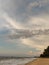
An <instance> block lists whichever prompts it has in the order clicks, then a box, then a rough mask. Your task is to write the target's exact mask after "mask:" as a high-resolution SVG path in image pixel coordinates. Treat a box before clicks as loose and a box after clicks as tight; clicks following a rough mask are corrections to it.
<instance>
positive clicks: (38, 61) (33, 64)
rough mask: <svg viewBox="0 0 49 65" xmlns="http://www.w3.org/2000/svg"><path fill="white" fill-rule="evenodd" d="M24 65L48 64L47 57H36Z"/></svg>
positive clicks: (48, 59)
mask: <svg viewBox="0 0 49 65" xmlns="http://www.w3.org/2000/svg"><path fill="white" fill-rule="evenodd" d="M25 65H49V58H37V59H35V60H33V61H31V62H29V63H27V64H25Z"/></svg>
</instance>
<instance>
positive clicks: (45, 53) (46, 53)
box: [40, 46, 49, 58]
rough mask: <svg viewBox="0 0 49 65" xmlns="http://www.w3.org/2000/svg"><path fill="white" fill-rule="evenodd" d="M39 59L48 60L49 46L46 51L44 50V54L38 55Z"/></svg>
mask: <svg viewBox="0 0 49 65" xmlns="http://www.w3.org/2000/svg"><path fill="white" fill-rule="evenodd" d="M40 57H47V58H49V46H48V47H47V49H44V52H43V54H41V55H40Z"/></svg>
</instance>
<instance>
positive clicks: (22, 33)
mask: <svg viewBox="0 0 49 65" xmlns="http://www.w3.org/2000/svg"><path fill="white" fill-rule="evenodd" d="M14 31H15V33H14V34H11V35H9V37H10V38H11V39H19V38H22V39H23V38H30V37H36V36H39V35H40V36H41V35H49V29H45V30H42V29H40V30H31V31H30V30H23V29H22V30H18V29H17V30H16V29H15V30H14Z"/></svg>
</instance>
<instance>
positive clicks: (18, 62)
mask: <svg viewBox="0 0 49 65" xmlns="http://www.w3.org/2000/svg"><path fill="white" fill-rule="evenodd" d="M34 59H35V58H23V59H22V58H21V59H8V60H0V65H25V64H26V63H28V62H30V61H33V60H34Z"/></svg>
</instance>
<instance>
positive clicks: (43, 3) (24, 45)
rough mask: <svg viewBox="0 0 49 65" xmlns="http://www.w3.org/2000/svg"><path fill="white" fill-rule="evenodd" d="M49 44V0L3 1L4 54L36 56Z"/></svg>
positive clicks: (0, 42) (0, 33)
mask: <svg viewBox="0 0 49 65" xmlns="http://www.w3.org/2000/svg"><path fill="white" fill-rule="evenodd" d="M48 45H49V0H0V55H5V56H6V55H7V56H17V57H18V56H19V57H22V56H23V57H24V56H28V57H32V56H38V55H40V54H41V53H42V52H43V50H44V49H45V48H46V47H47V46H48Z"/></svg>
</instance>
